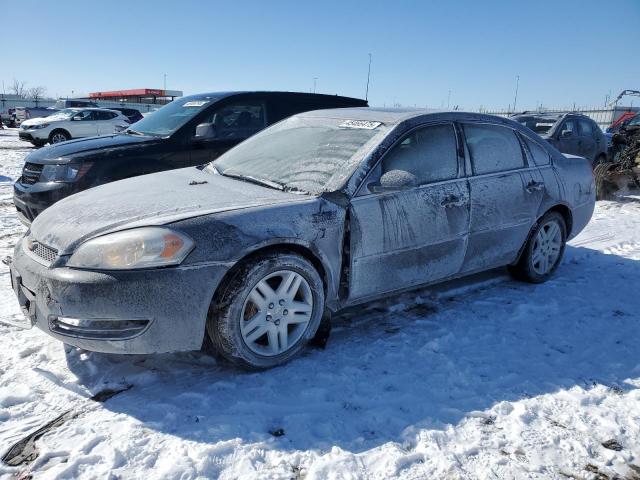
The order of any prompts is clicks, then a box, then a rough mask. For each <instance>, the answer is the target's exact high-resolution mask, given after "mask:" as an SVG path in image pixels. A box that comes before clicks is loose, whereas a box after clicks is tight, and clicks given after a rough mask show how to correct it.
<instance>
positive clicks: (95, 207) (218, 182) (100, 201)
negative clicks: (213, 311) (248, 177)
mask: <svg viewBox="0 0 640 480" xmlns="http://www.w3.org/2000/svg"><path fill="white" fill-rule="evenodd" d="M312 198H313V197H309V196H306V195H300V194H294V193H285V192H282V191H280V190H275V189H272V188H267V187H262V186H260V185H256V184H252V183H248V182H244V181H241V180H235V179H232V178H228V177H223V176H221V175H214V174H212V173H207V172H203V171H201V170H199V169H197V168H195V167H190V168H183V169H180V170H171V171H168V172H161V173H154V174H151V175H143V176H140V177H134V178H130V179H127V180H122V181H119V182H113V183H109V184H106V185H102V186H100V187H96V188H92V189H90V190H86V191H84V192H80V193H78V194H76V195H72V196H70V197H67V198H65V199H62V200H60V201H59V202H57V203H55V204H54V205H52V206H51V207H49V208H47V209H46V210H45V211H44V212H42V213H41V214H40V215H39V216H38V217H36V219H35V220H34V221H33V223H32V224H31V229H30V230H31V235H32V236H33V238H35V239H36V240H38V241H39V242H42V243H43V244H44V245H47V246H49V247H52V248H54V249H56V250H58V254H60V255H66V254H70V253H72V252H73V251H74V250H75V249H76V248H77V247H78V245H80V244H81V243H82V242H84V241H85V240H87V239H89V238H92V237H95V236H98V235H102V234H105V233H109V232H114V231H118V230H124V229H128V228H134V227H140V226H147V225H165V224H168V223H171V222H175V221H178V220H184V219H187V218H192V217H196V216H200V215H208V214H212V213H218V212H225V211H230V210H237V209H243V208H250V207H260V206H266V205H273V204H277V203H284V202H301V201H308V200H310V199H312Z"/></svg>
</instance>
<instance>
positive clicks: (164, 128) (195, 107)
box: [134, 97, 217, 137]
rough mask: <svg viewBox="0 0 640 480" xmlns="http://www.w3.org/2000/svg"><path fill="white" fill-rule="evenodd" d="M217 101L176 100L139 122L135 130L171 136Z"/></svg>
mask: <svg viewBox="0 0 640 480" xmlns="http://www.w3.org/2000/svg"><path fill="white" fill-rule="evenodd" d="M216 100H217V99H216V98H214V97H202V98H193V97H191V98H188V97H187V98H182V99H178V100H174V101H173V102H171V103H169V104H167V105H165V106H164V107H162V108H160V109H158V110H157V111H155V112H153V113H152V114H151V115H149V116H147V117H144V118H142V119H140V120H139V121H137V122H136V125H135V128H134V130H135V131H136V132H138V133H142V134H145V135H152V136H158V137H165V136H168V135H171V134H172V133H173V132H175V131H176V130H178V129H179V128H180V127H182V126H183V125H184V124H185V123H187V122H188V121H189V120H191V119H192V118H193V117H195V116H196V115H197V114H198V113H200V112H201V111H202V110H204V109H205V108H207V107H208V106H209V105H211V104H212V103H213V102H215V101H216Z"/></svg>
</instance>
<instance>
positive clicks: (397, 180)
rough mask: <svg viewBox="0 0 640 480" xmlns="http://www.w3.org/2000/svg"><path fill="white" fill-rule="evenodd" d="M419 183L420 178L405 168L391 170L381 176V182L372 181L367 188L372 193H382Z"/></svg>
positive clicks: (403, 188) (404, 188) (411, 186)
mask: <svg viewBox="0 0 640 480" xmlns="http://www.w3.org/2000/svg"><path fill="white" fill-rule="evenodd" d="M417 185H418V179H417V178H416V176H415V175H414V174H413V173H410V172H407V171H405V170H389V171H388V172H386V173H384V174H383V175H382V176H381V177H380V182H371V183H370V184H369V185H367V188H368V189H369V191H370V192H372V193H382V192H393V191H397V190H407V189H409V188H413V187H415V186H417Z"/></svg>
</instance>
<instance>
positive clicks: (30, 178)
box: [20, 162, 43, 185]
mask: <svg viewBox="0 0 640 480" xmlns="http://www.w3.org/2000/svg"><path fill="white" fill-rule="evenodd" d="M42 167H43V165H38V164H37V163H29V162H27V163H25V164H24V168H23V169H22V177H20V183H22V184H23V185H33V184H34V183H36V182H37V181H38V180H39V179H40V173H41V172H42Z"/></svg>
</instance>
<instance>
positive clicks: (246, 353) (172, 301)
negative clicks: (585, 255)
mask: <svg viewBox="0 0 640 480" xmlns="http://www.w3.org/2000/svg"><path fill="white" fill-rule="evenodd" d="M593 208H594V184H593V177H592V173H591V167H590V163H589V162H588V161H587V160H585V159H583V158H580V157H573V156H566V155H563V154H561V153H560V152H559V151H557V150H556V149H555V148H554V147H553V146H551V145H549V144H548V143H547V142H544V141H542V140H541V139H540V137H538V136H537V135H536V134H535V133H534V132H532V131H531V130H529V129H528V128H526V127H525V126H522V125H520V124H518V123H516V122H513V121H511V120H508V119H504V118H497V117H493V116H488V115H481V114H471V113H461V112H449V113H432V112H420V111H404V112H398V111H385V110H374V109H336V110H323V111H315V112H308V113H304V114H299V115H295V116H293V117H291V118H289V119H286V120H283V121H282V122H280V123H278V124H276V125H274V126H272V127H270V128H267V129H266V130H264V131H262V132H261V133H259V134H257V135H255V136H254V137H252V138H250V139H249V140H247V141H245V142H243V143H241V144H240V145H238V146H236V147H235V148H233V149H231V150H229V151H228V152H227V153H225V154H224V155H222V156H221V157H220V158H219V159H217V160H216V161H215V162H213V163H210V164H208V165H207V166H206V167H204V168H193V167H192V168H185V169H181V170H175V171H170V172H162V173H155V174H151V175H145V176H140V177H136V178H131V179H127V180H123V181H120V182H115V183H112V184H109V185H104V186H100V187H97V188H95V189H92V190H89V191H86V192H82V193H79V194H77V195H73V196H71V197H68V198H66V199H63V200H62V201H60V202H58V203H57V204H55V205H54V206H52V207H50V208H48V209H47V210H46V211H45V212H43V213H42V214H41V215H40V216H38V217H37V218H36V219H35V221H34V222H33V224H32V225H31V228H30V230H29V231H28V232H27V234H26V235H25V236H24V238H22V239H21V240H20V242H19V243H18V244H17V245H16V248H15V252H14V257H13V263H12V266H11V279H12V282H13V288H14V290H15V292H16V294H17V296H18V299H19V302H20V305H21V306H22V309H23V311H24V312H25V320H24V326H25V327H31V326H33V325H35V326H37V327H38V328H40V329H42V330H43V331H45V332H47V333H48V334H50V335H52V336H53V337H55V338H57V339H59V340H61V341H63V342H65V343H68V344H71V345H76V346H78V347H82V348H85V349H87V350H93V351H101V352H114V353H117V352H121V353H153V352H168V351H177V350H192V349H199V348H201V346H202V345H203V342H204V341H205V339H207V341H208V342H209V343H210V344H211V345H212V346H213V347H214V348H215V350H216V351H217V352H218V353H219V354H220V355H222V356H223V357H226V358H227V359H229V360H232V361H234V362H236V363H238V364H241V365H243V366H246V367H252V368H268V367H273V366H275V365H278V364H281V363H283V362H285V361H287V360H289V359H291V358H292V357H293V356H295V355H296V354H297V353H299V352H300V351H301V349H302V348H303V347H304V345H305V344H306V343H307V342H308V341H309V340H310V339H312V338H313V337H314V335H315V333H316V331H317V330H318V328H319V325H320V324H321V322H324V321H328V320H327V319H328V318H330V315H329V314H330V312H335V311H337V310H340V309H341V308H344V307H347V306H352V305H356V304H360V303H364V302H368V301H371V300H373V299H375V298H379V297H381V296H383V295H389V294H392V293H395V292H399V291H402V290H406V289H410V288H415V287H418V286H421V285H427V284H433V283H436V282H441V281H443V280H448V279H452V278H456V277H461V276H464V275H468V274H471V273H474V272H478V271H482V270H487V269H491V268H495V267H501V266H508V268H509V270H510V271H511V272H512V273H513V274H514V276H515V277H517V278H519V279H522V280H525V281H529V282H543V281H545V280H546V279H547V278H549V276H550V275H552V274H553V273H554V271H555V270H556V268H557V267H558V264H559V263H560V261H561V258H562V255H563V252H564V248H565V243H566V241H567V239H569V238H572V237H573V236H575V235H576V234H578V233H579V232H580V231H581V230H582V229H583V228H584V226H585V225H586V224H587V222H588V221H589V219H590V218H591V215H592V213H593ZM207 337H208V338H207Z"/></svg>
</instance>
